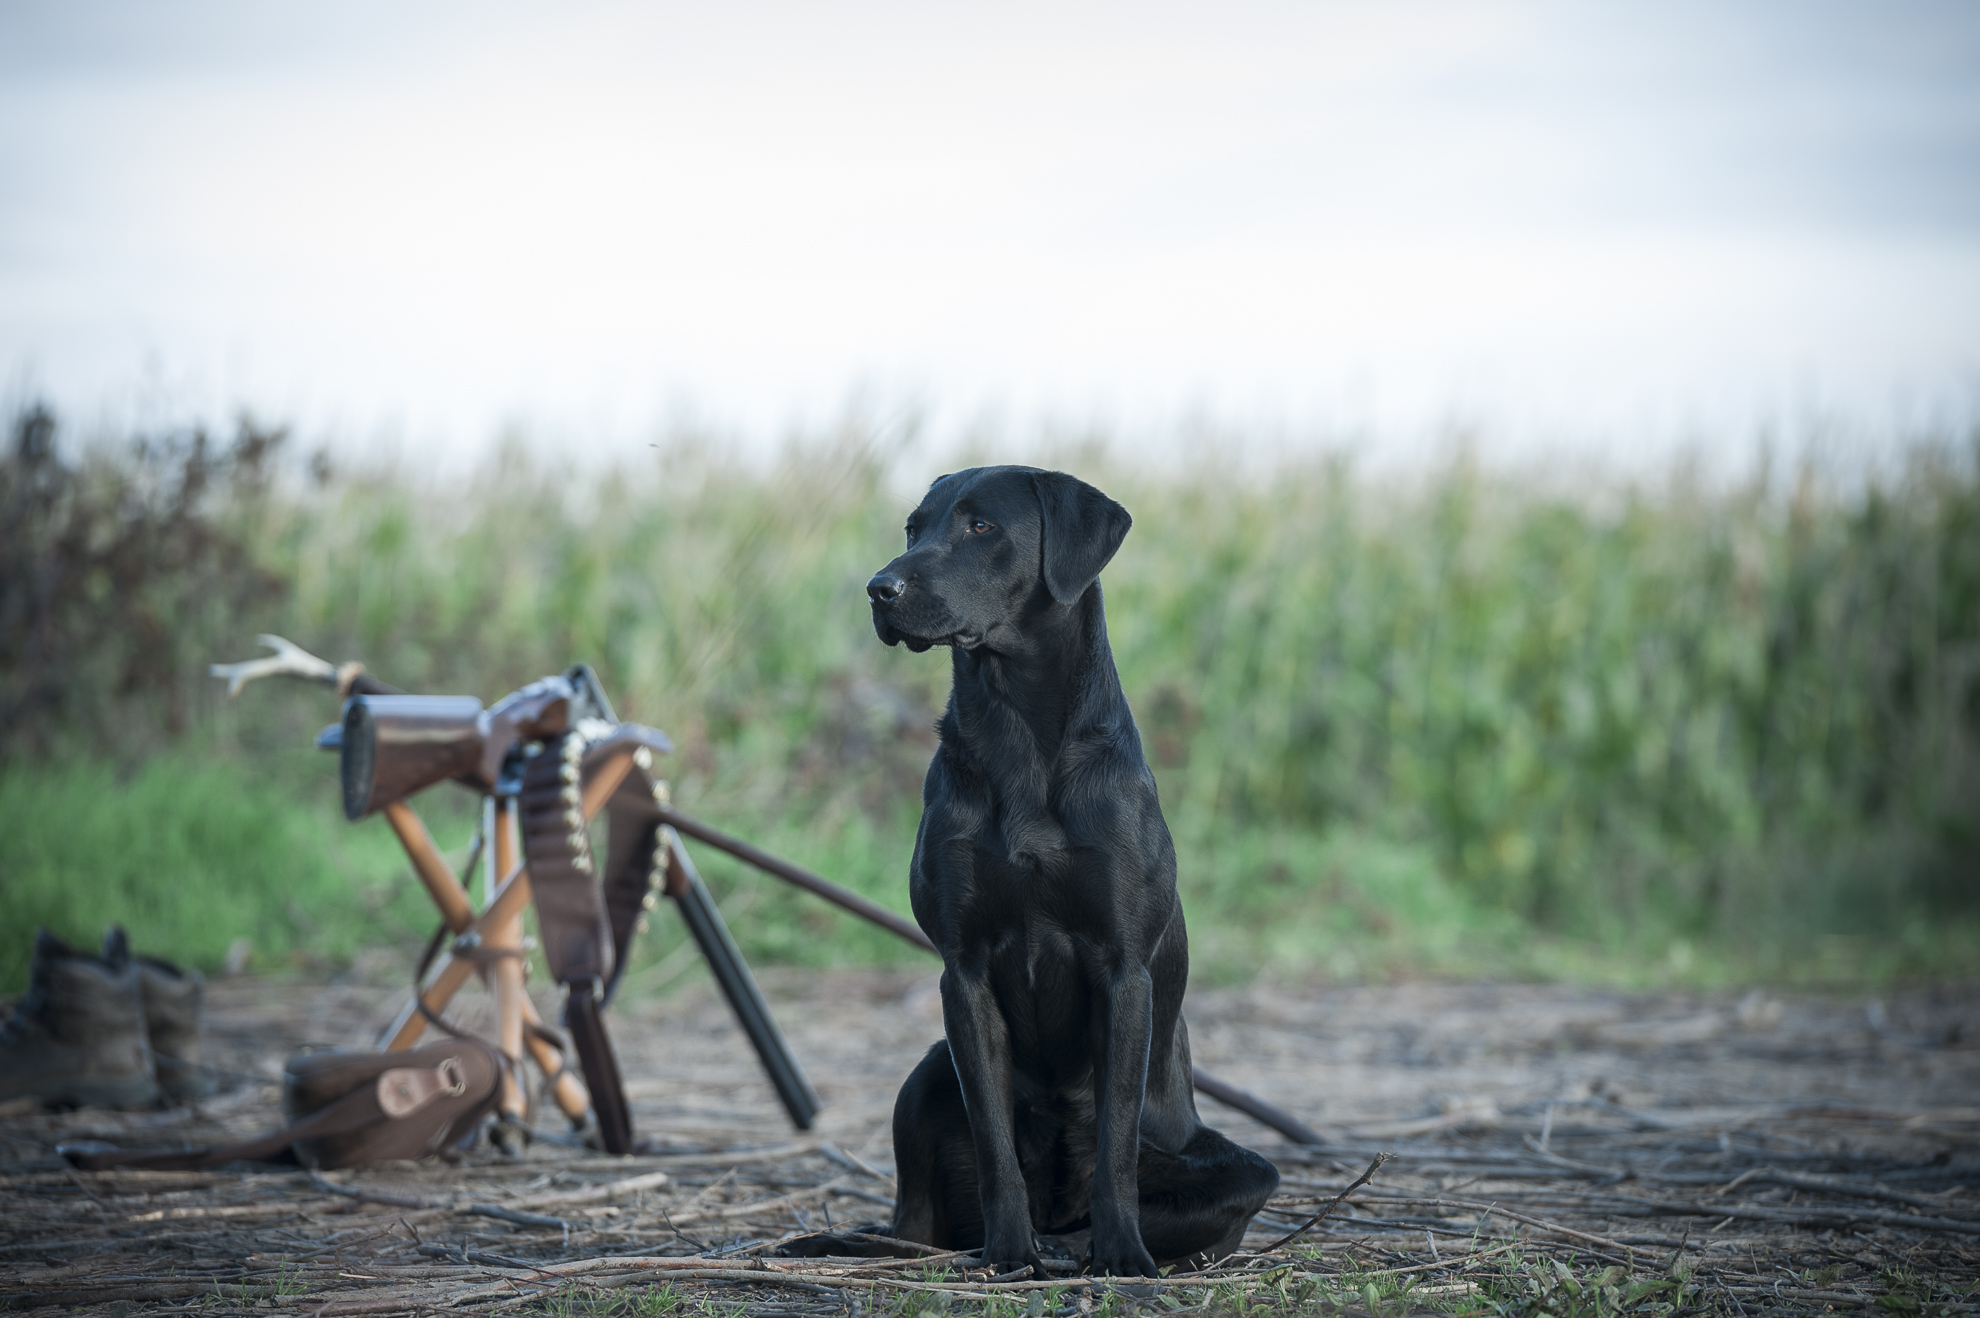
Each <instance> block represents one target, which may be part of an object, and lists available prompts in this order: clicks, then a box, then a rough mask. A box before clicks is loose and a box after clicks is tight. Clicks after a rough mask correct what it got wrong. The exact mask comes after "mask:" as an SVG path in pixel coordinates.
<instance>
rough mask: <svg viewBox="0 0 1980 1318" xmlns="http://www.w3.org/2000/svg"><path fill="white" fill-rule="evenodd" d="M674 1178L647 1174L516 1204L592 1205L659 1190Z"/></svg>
mask: <svg viewBox="0 0 1980 1318" xmlns="http://www.w3.org/2000/svg"><path fill="white" fill-rule="evenodd" d="M673 1179H674V1178H673V1177H671V1176H669V1175H667V1173H665V1172H646V1173H644V1174H642V1175H639V1176H628V1177H626V1178H625V1179H624V1180H622V1181H611V1182H608V1183H607V1184H605V1185H589V1186H585V1187H584V1188H582V1189H578V1190H565V1191H562V1192H560V1193H557V1194H540V1195H532V1196H531V1197H529V1198H527V1199H519V1200H517V1201H516V1203H517V1204H518V1205H520V1206H523V1207H531V1208H542V1207H545V1206H547V1205H550V1204H591V1203H598V1202H600V1201H602V1200H606V1199H617V1198H618V1197H619V1196H621V1195H628V1194H638V1193H639V1192H640V1191H642V1190H657V1189H659V1188H660V1187H661V1186H663V1185H665V1184H667V1183H668V1182H669V1181H671V1180H673Z"/></svg>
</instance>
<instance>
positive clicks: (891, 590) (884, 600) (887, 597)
mask: <svg viewBox="0 0 1980 1318" xmlns="http://www.w3.org/2000/svg"><path fill="white" fill-rule="evenodd" d="M906 589H907V582H905V581H902V580H901V579H900V578H899V577H897V576H895V575H894V574H893V573H891V572H881V573H877V574H875V576H874V578H873V580H871V581H869V582H867V583H866V598H868V599H870V600H872V601H873V602H874V603H875V604H892V603H893V602H894V601H895V600H897V599H899V598H900V597H901V592H902V591H904V590H906Z"/></svg>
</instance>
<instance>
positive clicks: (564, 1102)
mask: <svg viewBox="0 0 1980 1318" xmlns="http://www.w3.org/2000/svg"><path fill="white" fill-rule="evenodd" d="M522 1001H523V1019H524V1020H525V1021H526V1022H528V1023H529V1024H530V1025H532V1026H540V1025H542V1024H543V1020H542V1018H541V1017H539V1016H538V1015H537V1014H536V1004H535V1003H533V1002H531V1001H530V1000H529V995H528V994H524V995H523V1000H522ZM523 1039H524V1041H525V1042H526V1043H527V1044H528V1046H529V1055H530V1056H531V1057H533V1058H535V1059H536V1064H537V1065H538V1066H539V1067H541V1068H543V1074H544V1075H546V1076H555V1077H556V1079H554V1080H552V1081H551V1082H550V1094H551V1096H552V1097H553V1098H555V1099H556V1100H557V1106H558V1108H559V1109H561V1110H562V1111H563V1114H564V1115H565V1116H567V1117H569V1118H570V1119H571V1120H572V1121H573V1122H574V1123H576V1124H578V1125H583V1124H584V1118H585V1114H586V1113H588V1112H590V1111H591V1095H589V1094H587V1093H585V1091H584V1084H583V1082H582V1081H580V1080H579V1079H578V1078H577V1076H576V1075H574V1074H572V1073H571V1072H569V1071H566V1070H564V1055H563V1054H562V1053H561V1052H559V1051H558V1050H557V1046H556V1045H555V1044H553V1043H551V1042H550V1041H549V1040H548V1039H545V1038H544V1037H543V1036H542V1035H540V1034H538V1033H536V1031H535V1030H534V1029H531V1030H526V1031H524V1033H523Z"/></svg>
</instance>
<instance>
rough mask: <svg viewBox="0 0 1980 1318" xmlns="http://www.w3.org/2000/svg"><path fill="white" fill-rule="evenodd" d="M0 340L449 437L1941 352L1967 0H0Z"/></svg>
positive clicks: (1810, 375)
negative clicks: (682, 420)
mask: <svg viewBox="0 0 1980 1318" xmlns="http://www.w3.org/2000/svg"><path fill="white" fill-rule="evenodd" d="M0 373H4V380H5V383H6V388H7V392H8V393H9V395H10V396H14V397H18V396H19V395H20V394H21V393H22V392H23V391H27V392H34V393H38V394H41V395H43V396H47V397H51V398H53V399H54V400H55V401H56V402H57V403H58V404H59V405H61V406H62V407H63V408H65V409H66V410H68V411H69V412H70V413H71V414H72V415H76V416H78V417H83V418H88V417H92V416H94V417H107V418H111V419H113V420H114V419H117V418H121V417H134V418H138V419H140V420H145V421H150V422H157V421H161V420H165V419H170V418H172V417H183V416H188V415H194V414H205V415H208V416H213V415H224V414H226V413H228V412H230V411H232V410H233V409H234V408H236V407H239V406H243V405H245V406H250V407H252V408H254V409H256V410H258V411H260V412H262V413H264V414H266V415H270V416H276V417H281V418H285V419H289V420H293V421H296V422H298V423H299V424H301V425H302V427H303V428H304V429H305V430H306V431H310V432H313V433H320V434H326V435H338V436H343V437H346V438H350V439H353V440H356V439H364V438H369V439H370V440H371V441H372V442H376V441H377V437H378V436H388V437H393V438H394V440H395V442H400V443H404V444H406V445H408V446H411V447H414V448H419V449H428V448H439V449H449V448H451V449H452V450H455V451H466V450H471V449H473V448H474V447H475V446H478V445H480V444H483V443H485V442H487V441H488V439H489V437H490V436H491V435H493V434H494V433H495V431H496V430H497V428H498V427H499V426H500V425H501V424H502V423H503V422H504V421H509V420H520V421H522V422H523V423H525V424H526V425H528V426H530V427H532V428H534V429H536V430H537V431H539V432H541V433H545V434H551V435H556V436H561V437H564V438H573V437H597V438H600V439H603V440H606V441H607V442H609V443H612V444H617V445H632V444H636V443H639V442H641V441H643V440H645V439H647V438H650V437H651V436H652V434H653V432H654V431H655V429H656V428H657V427H660V426H663V425H664V424H666V423H667V421H668V419H669V418H671V417H678V416H681V415H683V414H693V415H698V416H701V417H703V418H708V419H712V420H714V421H717V422H720V423H723V424H725V425H728V426H731V427H734V428H736V429H738V430H740V431H742V432H744V433H747V434H750V435H754V436H757V437H758V438H759V439H764V438H774V437H775V436H776V435H777V434H779V433H781V432H782V431H783V430H784V429H785V428H786V427H788V426H790V425H792V424H799V423H803V424H812V425H818V424H823V423H825V422H826V421H828V420H829V419H830V418H832V417H835V416H837V415H840V414H841V413H842V412H843V411H844V410H845V409H846V408H847V406H848V405H849V403H851V402H857V403H858V404H859V405H860V406H862V407H864V408H866V409H867V410H868V411H869V412H871V413H872V414H874V415H875V416H878V417H880V418H881V419H883V420H884V419H885V418H886V417H888V416H895V415H899V414H900V413H901V412H902V411H903V410H905V409H910V408H920V409H921V410H923V411H925V412H926V413H928V414H929V415H930V416H931V417H932V418H933V419H934V424H935V426H936V428H937V429H938V430H941V431H943V432H944V433H955V432H959V431H960V430H963V429H966V428H967V427H969V426H970V425H971V424H972V423H975V422H979V421H981V420H982V419H983V418H985V417H990V418H1002V419H1003V423H1004V424H1005V425H1006V427H1007V428H1014V429H1020V430H1021V429H1023V428H1024V427H1025V426H1027V425H1029V424H1030V422H1031V421H1033V420H1035V419H1036V418H1038V417H1041V416H1049V417H1054V418H1057V419H1059V420H1060V421H1062V422H1067V423H1083V422H1093V421H1097V422H1100V423H1102V424H1108V425H1112V426H1114V427H1116V428H1119V429H1122V430H1125V431H1128V432H1133V431H1135V430H1136V429H1137V428H1141V429H1148V428H1151V427H1158V426H1159V425H1161V424H1162V423H1164V422H1165V421H1169V420H1172V419H1174V418H1176V417H1180V416H1187V415H1208V416H1212V417H1218V418H1222V419H1224V420H1225V421H1227V422H1230V423H1233V424H1235V425H1236V426H1237V428H1239V429H1246V428H1249V429H1251V430H1252V431H1253V432H1255V433H1259V434H1264V433H1268V432H1274V431H1277V432H1281V433H1289V434H1333V435H1340V434H1343V433H1350V432H1352V433H1360V434H1364V435H1372V436H1375V437H1376V438H1375V440H1374V441H1372V442H1376V443H1397V442H1401V441H1402V439H1403V438H1405V437H1407V436H1409V435H1411V434H1421V433H1423V432H1425V431H1426V429H1428V428H1431V427H1434V426H1435V425H1437V424H1439V423H1441V422H1443V421H1445V420H1449V419H1458V420H1464V421H1472V422H1480V423H1483V424H1484V425H1485V426H1486V427H1487V429H1488V431H1492V432H1495V433H1498V434H1500V435H1502V436H1503V435H1526V436H1534V435H1540V436H1546V437H1549V438H1552V439H1557V440H1564V441H1566V442H1571V443H1580V444H1584V445H1589V446H1593V447H1595V448H1601V447H1602V446H1604V445H1606V446H1608V447H1609V448H1610V449H1612V450H1613V449H1616V448H1626V447H1627V446H1629V445H1631V444H1636V443H1641V442H1646V441H1647V440H1648V439H1650V438H1655V437H1657V436H1668V435H1669V434H1670V433H1672V432H1673V431H1675V430H1677V429H1681V428H1682V427H1684V426H1685V425H1686V424H1687V423H1688V422H1692V423H1698V424H1699V425H1702V426H1704V427H1705V428H1707V429H1708V430H1713V431H1715V432H1716V433H1722V434H1724V435H1727V436H1728V437H1731V436H1734V435H1736V434H1741V435H1743V434H1745V433H1747V431H1748V430H1749V429H1750V427H1751V425H1752V424H1753V423H1754V422H1755V421H1756V420H1759V419H1762V418H1765V417H1768V416H1778V415H1784V414H1787V413H1790V412H1793V411H1795V410H1796V409H1800V410H1803V411H1806V410H1808V409H1811V408H1812V409H1818V410H1827V411H1831V412H1835V413H1840V414H1848V415H1852V416H1855V417H1858V418H1861V419H1867V420H1871V421H1876V420H1879V419H1881V418H1887V417H1891V416H1895V415H1899V414H1903V413H1906V412H1912V413H1916V412H1917V411H1918V410H1920V409H1925V408H1933V407H1939V408H1948V407H1952V408H1956V407H1961V406H1964V407H1968V408H1969V409H1970V408H1971V405H1972V400H1973V399H1974V398H1975V397H1976V391H1977V390H1980V4H1974V3H1971V2H1969V0H1947V2H1946V3H1889V4H1874V5H1873V4H1868V3H1863V4H1849V5H1843V4H1825V3H1813V2H1810V0H1794V2H1793V3H1740V4H1724V3H1682V2H1676V3H1674V2H1672V0H1663V2H1662V3H1656V4H1589V3H1573V4H1550V3H1539V2H1528V0H1515V2H1510V3H1464V4H1438V3H1417V2H1414V0H1385V2H1384V3H1376V4H1317V3H1286V4H1273V3H1244V2H1242V0H1226V2H1224V3H1218V4H1214V5H1212V4H1199V5H1193V6H1176V5H1161V4H1151V3H1136V4H1131V5H1127V4H1123V5H1076V4H1065V3H1059V4H1053V5H1025V4H1014V3H1005V4H995V5H990V4H975V5H970V4H961V3H939V2H935V0H927V2H924V3H917V4H886V3H807V4H777V3H749V2H747V0H745V2H743V3H725V4H720V5H717V4H705V5H698V6H681V5H662V4H644V5H637V6H611V5H596V4H575V3H564V4H557V5H538V6H530V7H520V6H518V7H506V6H500V5H494V4H487V3H476V4H464V5H451V4H440V3H432V4H421V5H405V4H393V5H382V4H362V3H344V4H339V5H334V6H331V5H314V6H304V5H300V4H292V3H274V2H271V0H257V2H256V3H252V4H249V3H237V4H226V3H185V4H173V3H159V2H157V0H149V2H147V3H134V4H128V5H120V4H98V3H87V2H82V0H65V2H63V3H46V4H44V3H25V2H23V0H10V2H9V3H8V4H6V5H5V6H0Z"/></svg>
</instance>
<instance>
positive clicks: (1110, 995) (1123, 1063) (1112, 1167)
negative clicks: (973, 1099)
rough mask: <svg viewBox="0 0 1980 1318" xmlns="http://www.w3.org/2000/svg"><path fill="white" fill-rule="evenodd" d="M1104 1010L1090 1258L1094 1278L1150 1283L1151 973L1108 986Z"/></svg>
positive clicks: (1127, 972)
mask: <svg viewBox="0 0 1980 1318" xmlns="http://www.w3.org/2000/svg"><path fill="white" fill-rule="evenodd" d="M1101 1010H1103V1011H1105V1012H1106V1013H1107V1019H1106V1021H1105V1027H1106V1036H1105V1037H1106V1041H1107V1045H1106V1047H1107V1051H1106V1056H1105V1057H1104V1058H1103V1059H1102V1062H1101V1065H1100V1067H1099V1068H1098V1071H1097V1073H1096V1074H1095V1076H1094V1087H1095V1091H1096V1092H1095V1093H1094V1096H1093V1097H1094V1107H1095V1113H1094V1115H1095V1117H1096V1119H1097V1122H1096V1124H1097V1126H1098V1131H1097V1135H1098V1142H1097V1146H1096V1148H1095V1150H1094V1166H1093V1199H1092V1204H1093V1257H1092V1271H1093V1273H1094V1275H1096V1276H1115V1277H1152V1276H1154V1275H1155V1260H1154V1258H1152V1257H1151V1256H1150V1255H1149V1253H1148V1247H1147V1246H1146V1245H1145V1244H1143V1243H1142V1240H1141V1188H1140V1185H1139V1184H1138V1182H1137V1181H1136V1177H1135V1170H1136V1165H1137V1163H1138V1162H1139V1161H1140V1153H1141V1105H1142V1101H1143V1098H1144V1096H1145V1094H1146V1092H1147V1088H1148V1044H1149V1039H1150V1036H1151V1035H1152V1034H1153V1033H1154V1029H1155V990H1154V985H1153V983H1152V982H1151V981H1150V979H1149V976H1148V971H1147V970H1146V969H1145V968H1144V967H1142V966H1138V965H1137V966H1130V967H1127V968H1125V969H1122V970H1120V971H1118V972H1117V973H1116V974H1115V975H1114V976H1113V978H1112V980H1111V982H1110V983H1109V984H1108V985H1107V992H1106V994H1105V997H1104V999H1103V1002H1102V1006H1101Z"/></svg>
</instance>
